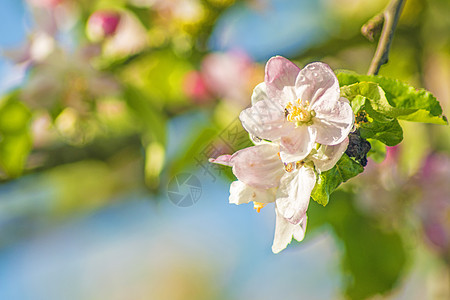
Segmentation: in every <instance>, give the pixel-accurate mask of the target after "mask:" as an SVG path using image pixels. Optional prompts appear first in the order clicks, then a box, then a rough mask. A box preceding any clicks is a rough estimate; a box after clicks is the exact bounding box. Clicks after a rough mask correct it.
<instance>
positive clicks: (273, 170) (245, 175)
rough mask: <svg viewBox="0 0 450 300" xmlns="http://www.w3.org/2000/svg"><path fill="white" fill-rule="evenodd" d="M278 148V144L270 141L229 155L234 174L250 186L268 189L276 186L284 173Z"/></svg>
mask: <svg viewBox="0 0 450 300" xmlns="http://www.w3.org/2000/svg"><path fill="white" fill-rule="evenodd" d="M278 150H279V147H278V145H276V144H271V143H265V144H260V145H257V146H253V147H249V148H245V149H242V150H239V151H238V152H236V153H235V154H233V155H232V157H231V165H232V166H233V173H234V175H235V176H236V177H237V178H238V179H239V180H240V181H242V182H244V183H246V184H248V185H250V186H252V187H256V188H262V189H268V188H272V187H276V186H278V184H279V181H280V178H281V176H283V174H284V173H285V172H284V165H283V163H282V162H281V160H280V158H279V157H278Z"/></svg>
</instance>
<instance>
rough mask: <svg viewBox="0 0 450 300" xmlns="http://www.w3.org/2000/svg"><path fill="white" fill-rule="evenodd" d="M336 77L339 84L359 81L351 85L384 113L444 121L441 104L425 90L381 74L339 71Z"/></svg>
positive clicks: (439, 122) (402, 118)
mask: <svg viewBox="0 0 450 300" xmlns="http://www.w3.org/2000/svg"><path fill="white" fill-rule="evenodd" d="M337 77H338V80H339V84H340V85H341V86H346V85H352V84H355V83H360V84H361V85H358V86H357V87H356V86H354V87H353V88H352V89H355V90H359V91H361V92H362V93H364V94H365V95H366V97H367V98H369V99H372V101H371V104H372V105H373V108H374V109H375V110H379V111H381V112H383V113H384V114H385V115H386V116H388V117H392V118H396V119H401V120H407V121H413V122H422V123H432V124H441V125H446V124H448V121H447V118H446V117H445V116H444V115H443V114H442V108H441V105H440V104H439V102H438V101H437V100H436V98H435V97H434V96H433V95H432V94H431V93H430V92H428V91H426V90H423V89H419V90H417V89H415V88H414V87H412V86H410V85H408V84H406V83H403V82H401V81H399V80H396V79H390V78H386V77H382V76H373V75H359V74H356V73H352V72H339V73H337ZM373 83H376V84H378V85H379V87H380V88H381V89H382V90H383V91H384V93H385V97H384V96H382V95H381V93H380V97H378V95H377V93H376V91H375V89H374V88H373ZM364 94H362V95H364ZM386 102H387V103H386ZM388 105H389V106H388Z"/></svg>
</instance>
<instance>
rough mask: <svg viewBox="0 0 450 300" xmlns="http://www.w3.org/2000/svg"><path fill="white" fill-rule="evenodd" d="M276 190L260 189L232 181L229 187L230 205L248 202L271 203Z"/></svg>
mask: <svg viewBox="0 0 450 300" xmlns="http://www.w3.org/2000/svg"><path fill="white" fill-rule="evenodd" d="M275 193H276V189H275V188H271V189H260V188H255V187H252V186H249V185H247V184H245V183H243V182H242V181H239V180H237V181H233V182H232V183H231V186H230V203H232V204H236V205H239V204H242V203H249V202H250V201H257V202H260V203H271V202H274V201H275Z"/></svg>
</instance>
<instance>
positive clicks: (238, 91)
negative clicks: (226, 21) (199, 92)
mask: <svg viewBox="0 0 450 300" xmlns="http://www.w3.org/2000/svg"><path fill="white" fill-rule="evenodd" d="M253 68H254V63H253V62H252V61H251V59H250V58H249V57H248V56H247V55H246V54H245V53H243V52H227V53H211V54H208V55H206V56H205V58H204V59H203V62H202V65H201V75H202V77H203V80H204V82H205V84H206V86H207V88H208V89H209V90H210V91H211V93H213V94H214V95H215V96H216V97H219V98H225V99H226V100H230V101H232V102H234V103H236V104H239V105H240V106H241V107H245V106H247V105H248V104H249V102H250V95H251V89H252V88H253V86H250V84H251V79H252V78H251V77H252V69H253Z"/></svg>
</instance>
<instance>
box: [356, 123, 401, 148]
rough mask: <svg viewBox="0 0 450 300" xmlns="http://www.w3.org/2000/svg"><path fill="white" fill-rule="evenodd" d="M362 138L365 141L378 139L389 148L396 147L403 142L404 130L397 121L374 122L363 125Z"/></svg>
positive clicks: (360, 130) (361, 129)
mask: <svg viewBox="0 0 450 300" xmlns="http://www.w3.org/2000/svg"><path fill="white" fill-rule="evenodd" d="M359 132H360V134H361V137H362V138H364V139H376V140H379V141H380V142H382V143H384V144H385V145H387V146H395V145H397V144H399V143H400V142H401V141H402V140H403V130H402V127H401V126H400V124H399V123H398V121H397V120H395V119H391V120H388V121H387V122H380V121H379V120H372V121H371V122H368V123H364V124H361V126H360V127H359Z"/></svg>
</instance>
